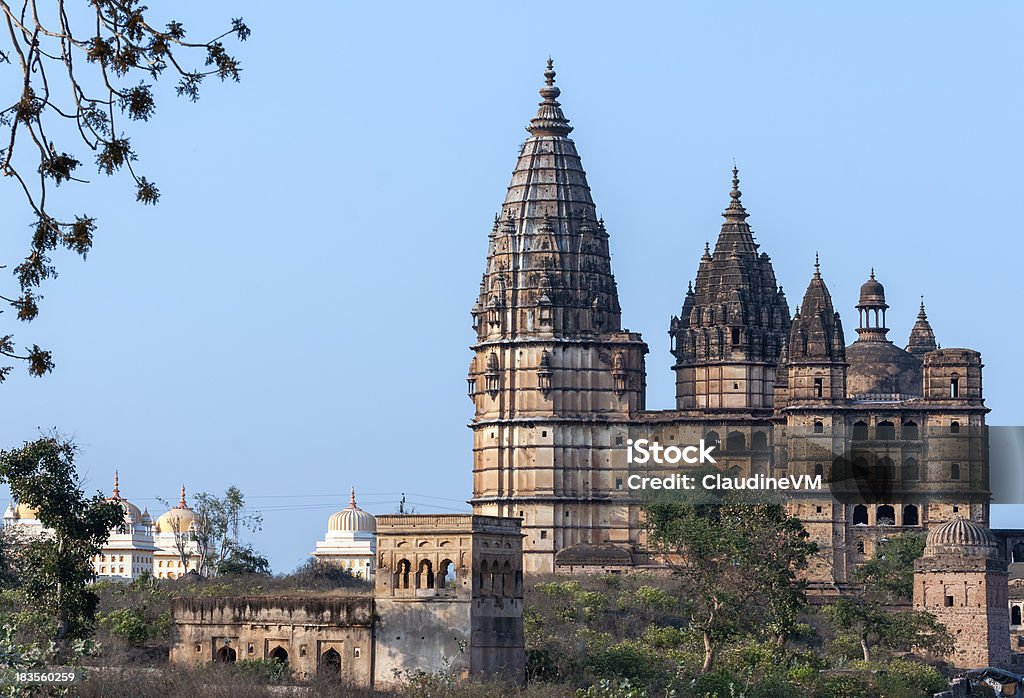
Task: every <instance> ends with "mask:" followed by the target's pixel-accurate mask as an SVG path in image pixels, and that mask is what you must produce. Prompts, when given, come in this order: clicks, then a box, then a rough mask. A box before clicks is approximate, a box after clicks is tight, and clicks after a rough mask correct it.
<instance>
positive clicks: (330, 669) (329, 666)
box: [320, 647, 341, 676]
mask: <svg viewBox="0 0 1024 698" xmlns="http://www.w3.org/2000/svg"><path fill="white" fill-rule="evenodd" d="M320 672H321V673H323V674H328V675H330V676H336V675H337V674H340V673H341V654H340V653H339V652H338V650H336V649H334V648H333V647H332V648H331V649H329V650H327V651H326V652H324V653H323V654H321V655H320Z"/></svg>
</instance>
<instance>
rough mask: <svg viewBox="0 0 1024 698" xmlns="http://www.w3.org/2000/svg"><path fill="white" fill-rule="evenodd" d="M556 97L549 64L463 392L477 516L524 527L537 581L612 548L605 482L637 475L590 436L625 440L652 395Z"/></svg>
mask: <svg viewBox="0 0 1024 698" xmlns="http://www.w3.org/2000/svg"><path fill="white" fill-rule="evenodd" d="M560 95H561V91H560V90H559V89H558V88H557V87H556V86H555V69H554V66H553V65H552V62H551V61H550V60H548V65H547V70H545V71H544V85H543V86H542V87H541V89H540V96H541V102H540V105H539V106H538V108H537V115H536V116H535V117H534V118H533V119H531V120H530V124H529V126H527V129H526V130H527V131H529V133H530V137H529V138H527V139H526V142H525V143H523V146H522V149H521V150H520V152H519V158H518V160H517V161H516V167H515V170H514V171H513V173H512V182H511V183H510V184H509V187H508V191H507V193H506V194H505V201H504V203H503V204H502V207H501V212H500V213H499V214H498V215H497V216H496V217H495V220H494V227H493V228H492V229H491V233H490V237H489V239H488V249H487V265H486V268H485V270H484V274H483V279H482V280H481V282H480V294H479V296H478V298H477V301H476V303H475V304H474V306H473V312H472V314H473V328H474V329H475V330H476V335H477V336H476V342H475V343H474V344H473V347H472V349H473V359H472V360H471V361H470V365H469V375H468V381H467V382H468V392H469V396H470V398H471V399H472V400H473V404H474V408H475V409H474V414H473V422H472V424H471V425H470V426H471V428H472V429H473V444H474V446H473V510H474V512H476V513H478V514H486V515H497V516H515V517H517V518H518V519H520V521H522V530H523V533H524V540H523V546H524V550H525V563H526V571H527V572H529V573H537V572H552V571H554V567H555V559H554V557H555V553H556V552H558V551H560V550H563V549H565V548H570V547H572V546H575V545H589V544H594V543H604V542H606V541H608V540H610V539H611V535H612V533H611V528H612V525H613V522H614V521H616V519H615V516H618V513H620V512H621V511H622V508H621V506H620V505H619V504H618V503H617V502H616V501H615V498H613V497H611V496H609V494H608V493H607V492H605V491H602V490H601V489H600V488H601V485H600V483H602V482H607V481H609V480H608V478H613V479H612V480H611V481H614V479H620V480H621V479H624V478H625V477H627V476H628V473H627V472H626V469H625V468H624V466H623V465H622V463H618V462H613V458H612V455H611V453H612V452H611V449H609V448H607V443H608V442H607V438H606V437H604V436H601V435H599V434H598V433H597V432H596V431H594V430H593V428H592V425H593V424H594V423H596V422H600V423H601V424H604V425H617V426H618V428H622V429H623V430H625V429H626V425H628V424H629V420H630V419H631V417H632V415H634V414H636V413H637V412H638V411H639V410H642V409H643V408H644V394H645V387H646V383H645V375H646V373H645V370H644V354H646V353H647V345H645V344H644V342H643V339H641V337H640V335H638V334H636V333H633V332H628V331H624V330H622V324H621V317H620V309H619V298H618V292H617V290H616V287H615V278H614V277H613V276H612V270H611V258H610V256H609V253H608V233H607V232H606V231H605V227H604V222H603V221H602V220H601V219H599V218H598V216H597V210H596V209H595V207H594V200H593V199H592V198H591V196H590V187H589V186H588V185H587V175H586V173H584V172H583V165H582V164H581V163H580V156H579V154H578V153H577V152H576V145H575V144H574V143H573V142H572V140H570V139H569V133H570V132H571V131H572V127H571V126H570V125H569V120H568V119H566V118H565V114H564V113H563V112H562V106H561V104H559V102H558V97H559V96H560ZM622 433H625V431H623V432H622ZM581 522H587V525H585V526H583V525H581ZM622 554H625V555H626V556H627V557H628V556H629V553H628V552H623V553H622Z"/></svg>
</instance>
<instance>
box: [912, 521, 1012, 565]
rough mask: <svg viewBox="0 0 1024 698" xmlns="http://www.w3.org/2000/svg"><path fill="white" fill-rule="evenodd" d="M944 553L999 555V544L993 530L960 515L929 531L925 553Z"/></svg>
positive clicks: (927, 554)
mask: <svg viewBox="0 0 1024 698" xmlns="http://www.w3.org/2000/svg"><path fill="white" fill-rule="evenodd" d="M943 553H945V554H954V555H981V556H983V557H997V556H998V555H999V545H998V543H997V542H996V537H995V536H994V535H993V534H992V531H990V530H988V529H987V528H985V527H984V526H982V525H981V524H979V523H975V522H973V521H971V520H969V519H965V518H964V517H963V516H958V517H956V518H955V519H953V520H952V521H950V522H948V523H944V524H942V525H941V526H936V527H935V528H933V529H931V530H930V531H928V542H927V543H926V544H925V551H924V554H925V555H926V556H931V555H936V554H943Z"/></svg>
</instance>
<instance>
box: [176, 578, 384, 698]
mask: <svg viewBox="0 0 1024 698" xmlns="http://www.w3.org/2000/svg"><path fill="white" fill-rule="evenodd" d="M171 620H172V623H173V631H174V637H173V646H172V647H171V655H170V659H171V662H172V663H175V664H180V665H183V666H192V665H194V664H197V663H200V664H202V663H209V662H218V661H225V662H230V661H239V660H243V659H273V658H275V657H276V658H280V659H282V660H284V661H287V663H288V665H289V666H290V667H291V669H292V671H293V672H295V673H296V674H297V675H298V676H300V677H303V678H308V677H311V676H313V675H314V674H316V673H317V672H318V671H324V672H331V673H337V674H340V675H341V676H344V677H345V678H346V680H348V681H351V682H352V683H354V684H358V685H366V686H368V685H370V677H371V676H372V659H373V599H372V598H370V597H341V596H317V597H309V598H304V597H234V598H226V597H214V598H177V599H174V600H173V601H172V602H171Z"/></svg>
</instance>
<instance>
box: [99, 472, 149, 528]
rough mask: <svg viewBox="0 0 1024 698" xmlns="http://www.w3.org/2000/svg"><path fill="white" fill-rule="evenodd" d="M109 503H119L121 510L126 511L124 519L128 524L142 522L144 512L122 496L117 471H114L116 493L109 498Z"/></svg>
mask: <svg viewBox="0 0 1024 698" xmlns="http://www.w3.org/2000/svg"><path fill="white" fill-rule="evenodd" d="M107 501H108V502H117V503H118V504H120V505H121V508H122V509H124V518H125V521H126V522H128V523H131V524H134V523H137V522H139V521H141V520H142V512H141V511H139V508H138V507H137V506H135V505H134V504H132V503H131V502H129V501H128V500H127V499H125V498H124V497H122V496H121V489H120V487H119V486H118V475H117V471H116V470H115V471H114V491H113V492H112V493H111V495H110V496H109V497H107Z"/></svg>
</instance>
